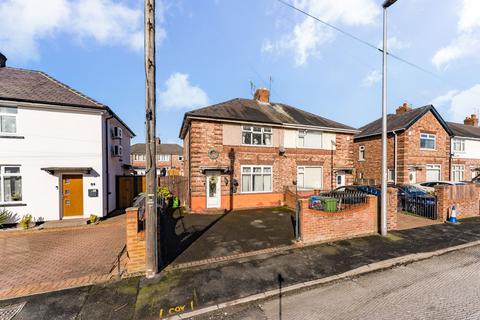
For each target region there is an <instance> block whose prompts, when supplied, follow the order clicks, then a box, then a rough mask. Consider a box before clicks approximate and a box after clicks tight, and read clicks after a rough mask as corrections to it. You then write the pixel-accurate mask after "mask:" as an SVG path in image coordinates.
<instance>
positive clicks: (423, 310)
mask: <svg viewBox="0 0 480 320" xmlns="http://www.w3.org/2000/svg"><path fill="white" fill-rule="evenodd" d="M479 301H480V246H477V247H472V248H468V249H465V250H461V251H456V252H453V253H450V254H446V255H443V256H439V257H434V258H431V259H428V260H424V261H420V262H416V263H412V264H409V265H405V266H399V267H396V268H394V269H390V270H385V271H381V272H376V273H372V274H367V275H364V276H360V277H358V278H352V279H348V280H343V281H341V282H337V283H333V284H330V285H327V286H323V287H320V288H316V289H313V290H310V291H304V292H300V293H295V294H291V295H288V296H283V297H282V298H281V299H280V297H277V298H276V299H272V300H270V301H266V302H262V303H254V304H251V305H248V306H242V307H236V308H231V309H224V310H222V311H221V312H219V313H216V314H213V315H212V314H211V315H208V316H204V317H199V318H198V319H229V320H236V319H242V320H249V319H275V320H277V319H285V320H286V319H288V320H296V319H300V320H309V319H329V320H334V319H342V320H348V319H382V320H383V319H395V320H400V319H408V320H412V319H462V320H463V319H480V303H479Z"/></svg>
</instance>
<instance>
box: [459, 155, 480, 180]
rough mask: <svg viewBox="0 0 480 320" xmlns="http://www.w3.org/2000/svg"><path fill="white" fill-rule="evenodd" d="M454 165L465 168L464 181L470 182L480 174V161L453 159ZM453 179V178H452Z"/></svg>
mask: <svg viewBox="0 0 480 320" xmlns="http://www.w3.org/2000/svg"><path fill="white" fill-rule="evenodd" d="M452 165H463V166H464V168H465V174H464V180H465V181H470V180H472V179H473V178H475V177H476V176H477V175H478V174H480V172H479V171H478V170H476V169H477V168H480V159H464V158H452ZM452 179H453V178H452Z"/></svg>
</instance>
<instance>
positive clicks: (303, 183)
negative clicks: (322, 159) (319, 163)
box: [297, 166, 323, 190]
mask: <svg viewBox="0 0 480 320" xmlns="http://www.w3.org/2000/svg"><path fill="white" fill-rule="evenodd" d="M297 186H298V188H300V189H315V190H321V189H322V188H323V167H309V166H298V167H297Z"/></svg>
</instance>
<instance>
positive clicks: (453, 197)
mask: <svg viewBox="0 0 480 320" xmlns="http://www.w3.org/2000/svg"><path fill="white" fill-rule="evenodd" d="M435 194H436V196H437V199H438V203H437V206H438V207H437V210H438V220H440V221H445V220H447V218H448V217H449V215H450V212H451V208H452V206H453V205H455V207H456V212H457V218H459V219H462V218H469V217H477V216H479V215H480V206H479V203H480V202H479V200H480V187H479V186H477V185H476V184H468V185H458V186H436V187H435Z"/></svg>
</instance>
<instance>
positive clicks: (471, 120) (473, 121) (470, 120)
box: [463, 114, 478, 127]
mask: <svg viewBox="0 0 480 320" xmlns="http://www.w3.org/2000/svg"><path fill="white" fill-rule="evenodd" d="M463 123H464V124H466V125H467V126H473V127H478V118H477V115H476V114H472V115H471V116H470V117H465V120H463Z"/></svg>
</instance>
